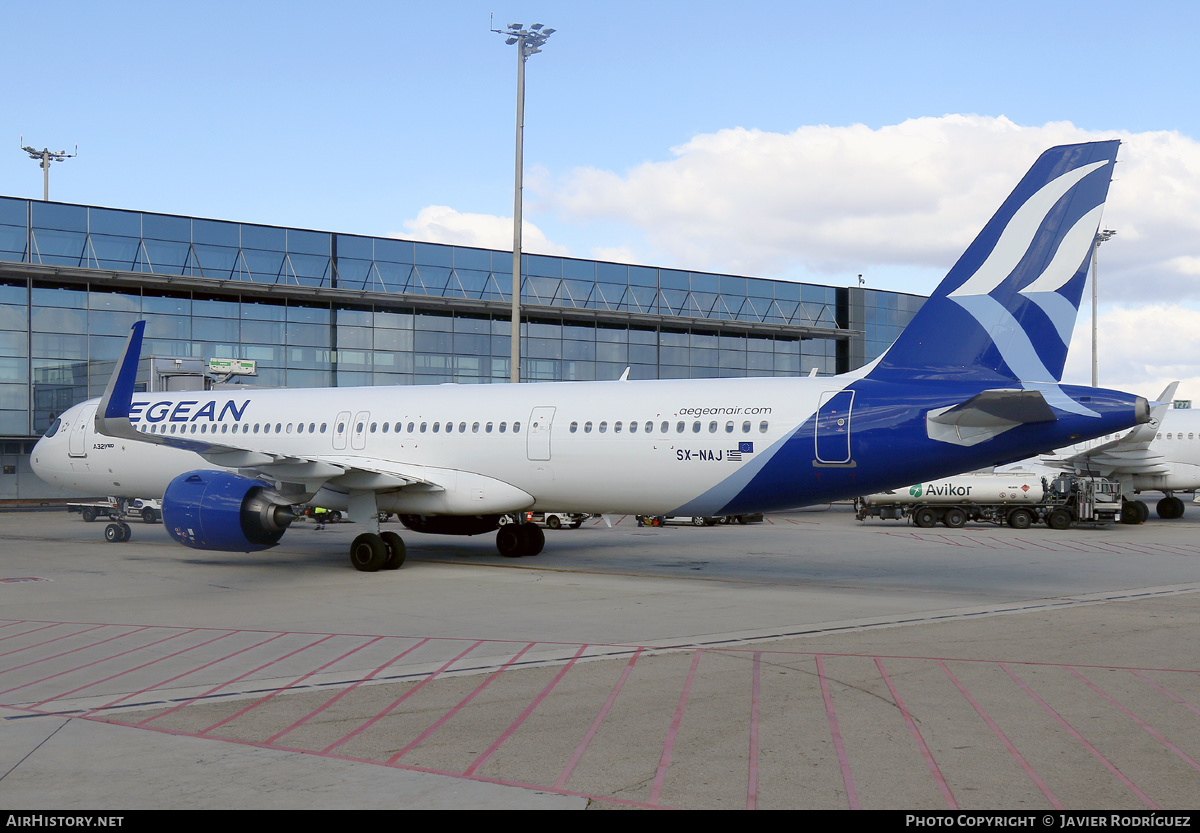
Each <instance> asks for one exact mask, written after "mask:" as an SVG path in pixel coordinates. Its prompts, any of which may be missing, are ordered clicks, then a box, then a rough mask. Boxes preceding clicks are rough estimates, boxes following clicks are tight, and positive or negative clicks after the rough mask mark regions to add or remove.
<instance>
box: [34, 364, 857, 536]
mask: <svg viewBox="0 0 1200 833" xmlns="http://www.w3.org/2000/svg"><path fill="white" fill-rule="evenodd" d="M853 379H854V377H852V376H842V377H837V378H834V379H820V378H815V379H810V378H802V379H779V378H750V379H722V380H680V381H653V382H644V381H632V382H631V381H625V382H589V383H580V382H566V383H545V384H536V385H512V386H509V385H488V386H465V385H439V386H428V387H426V386H422V387H396V388H343V389H327V390H322V391H311V390H256V389H254V388H249V387H247V388H244V389H238V388H232V389H224V390H218V391H210V392H188V393H170V394H164V393H154V394H137V395H135V397H134V406H135V410H134V415H133V418H132V421H134V424H135V426H136V428H137V429H138V430H139V431H140V432H144V433H147V434H161V435H165V436H174V437H180V436H185V437H189V438H195V439H197V440H201V441H220V442H223V443H228V444H229V445H235V446H237V447H240V448H244V449H250V450H255V451H262V452H268V453H270V454H273V455H277V456H278V455H285V456H286V455H294V456H296V457H297V458H311V457H313V456H317V455H319V456H320V457H321V458H322V459H323V460H328V461H332V462H335V463H344V464H346V465H347V466H348V467H353V468H364V469H368V470H376V471H381V472H384V473H387V472H393V473H396V474H398V475H402V476H403V475H411V476H420V475H421V474H422V473H424V474H425V475H427V476H428V479H430V480H433V481H435V482H437V483H440V484H443V485H446V486H449V487H451V488H449V489H448V490H447V491H448V492H455V493H459V500H460V501H467V502H466V503H465V504H455V505H452V506H445V505H441V506H439V505H437V504H428V502H427V503H424V504H423V503H422V502H421V500H422V498H421V490H420V489H411V488H409V489H406V490H402V491H401V490H397V491H395V492H392V493H389V492H387V491H386V490H379V492H380V493H379V498H378V503H379V509H380V510H381V511H400V512H418V513H430V514H436V513H439V512H441V513H468V512H469V513H486V512H510V511H518V510H522V509H535V510H542V509H553V510H555V511H564V512H575V511H578V512H644V513H661V512H667V511H669V510H671V509H674V508H676V507H678V506H681V505H683V504H685V503H687V502H688V501H689V500H691V499H693V498H695V497H696V496H697V495H700V494H703V493H704V492H705V491H706V490H707V489H709V488H711V487H713V486H715V485H716V484H717V483H718V482H720V481H721V480H723V479H725V478H728V477H729V476H730V475H731V474H732V473H734V472H736V471H737V469H739V468H741V467H743V466H747V465H752V464H753V462H754V460H755V459H756V456H757V455H758V454H761V453H763V452H765V451H767V449H769V448H770V447H771V446H772V445H774V444H775V443H777V442H779V441H781V440H782V439H784V438H785V437H787V436H788V435H790V434H791V433H792V432H793V431H794V430H795V429H796V428H797V426H799V425H801V424H803V423H804V422H805V421H806V420H807V419H809V418H810V417H811V416H812V414H813V413H814V411H815V410H816V409H817V407H818V404H819V402H820V400H821V397H822V395H823V394H828V393H833V392H836V391H838V390H840V389H841V388H842V387H844V386H845V385H846V384H848V383H850V382H851V381H853ZM138 403H145V404H143V405H142V406H141V407H138ZM210 403H211V404H210ZM230 403H232V405H230ZM95 405H96V403H95V401H92V402H88V403H83V404H81V405H77V406H75V407H74V408H72V409H70V410H68V411H67V412H66V413H64V414H63V415H62V417H61V419H62V423H63V425H62V427H61V428H60V429H59V431H58V433H57V434H56V435H55V436H53V437H49V438H43V439H42V440H41V441H39V443H38V445H37V447H36V448H35V449H34V454H33V466H34V469H35V471H36V472H37V474H38V476H39V477H41V478H42V479H44V480H47V481H48V482H52V483H55V484H57V485H60V486H63V487H66V488H73V489H78V490H80V491H83V492H88V493H93V494H117V495H128V496H138V497H158V496H161V495H162V494H163V491H164V490H165V488H166V486H167V484H168V483H169V482H170V481H171V480H172V479H173V478H175V477H176V476H178V475H179V474H181V473H182V472H185V471H190V470H193V469H201V468H206V469H211V468H215V467H216V466H214V464H213V462H210V461H208V460H205V459H204V458H202V457H201V456H200V455H198V454H196V453H193V452H190V451H184V450H180V449H175V448H169V447H165V446H161V445H157V446H156V445H151V444H148V443H140V442H137V441H132V440H125V439H114V438H112V437H106V436H102V435H98V434H97V433H96V432H95V427H94V425H93V424H92V423H93V419H92V417H93V415H94V412H95ZM234 426H237V428H236V430H235V428H234ZM214 435H215V436H214ZM746 444H749V446H747V445H746ZM68 445H69V446H70V450H69V452H68V449H67V446H68ZM747 448H753V451H747V450H746V449H747ZM739 449H741V450H740V451H739ZM731 452H732V453H731ZM400 461H402V463H401V462H400ZM473 478H480V479H479V480H478V482H474V481H473ZM345 485H346V487H345V488H339V483H338V482H337V480H336V479H334V480H333V481H331V482H330V483H328V484H327V485H326V486H325V487H324V488H322V489H321V491H320V493H319V494H318V496H317V498H316V499H315V502H317V503H321V504H323V505H328V506H331V507H337V506H339V505H340V504H342V503H343V502H344V501H345V495H346V493H347V491H348V490H349V488H351V487H352V485H353V484H345ZM505 485H507V486H510V487H512V489H511V490H509V489H505V488H504V486H505ZM473 490H474V491H473ZM481 490H482V492H483V493H482V494H480V493H479V492H480V491H481ZM489 492H490V494H489ZM389 494H390V497H389ZM425 500H426V501H428V500H429V497H428V494H426V498H425ZM414 501H415V502H414Z"/></svg>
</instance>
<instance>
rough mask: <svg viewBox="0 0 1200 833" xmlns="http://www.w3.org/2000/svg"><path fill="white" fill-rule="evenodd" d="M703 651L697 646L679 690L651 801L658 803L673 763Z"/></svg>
mask: <svg viewBox="0 0 1200 833" xmlns="http://www.w3.org/2000/svg"><path fill="white" fill-rule="evenodd" d="M702 653H703V652H702V651H701V650H700V649H699V648H697V649H696V652H695V653H694V654H693V655H692V667H691V668H689V669H688V675H687V680H686V681H685V682H684V684H683V691H681V692H679V703H678V704H676V706H675V715H674V716H673V717H672V718H671V728H670V729H668V730H667V737H666V740H664V741H663V750H662V755H660V756H659V759H658V771H657V772H656V773H655V774H654V786H653V788H651V790H650V803H651V804H654V805H655V806H657V805H658V801H659V797H660V796H661V795H662V791H663V782H665V781H666V780H667V767H669V766H670V765H671V752H672V751H673V750H674V748H675V736H676V735H677V734H678V733H679V724H680V723H682V722H683V711H684V709H685V708H687V700H688V695H689V694H690V693H691V691H692V682H693V681H695V679H696V668H697V666H699V665H700V657H701V655H702Z"/></svg>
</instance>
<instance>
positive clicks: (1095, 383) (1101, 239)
mask: <svg viewBox="0 0 1200 833" xmlns="http://www.w3.org/2000/svg"><path fill="white" fill-rule="evenodd" d="M1116 236H1117V233H1116V232H1115V231H1113V230H1112V229H1110V228H1106V229H1104V230H1103V231H1098V232H1096V239H1095V240H1094V241H1092V387H1094V388H1096V387H1099V386H1100V379H1099V373H1098V372H1097V367H1096V341H1097V328H1096V324H1097V322H1096V315H1097V309H1096V308H1097V305H1098V303H1097V296H1098V295H1099V287H1098V285H1097V284H1098V282H1099V280H1100V276H1099V274H1098V273H1097V271H1096V270H1097V269H1098V268H1099V265H1100V261H1099V258H1097V256H1096V253H1097V252H1099V251H1100V244H1101V243H1107V242H1108V241H1109V240H1112V239H1113V238H1114V237H1116Z"/></svg>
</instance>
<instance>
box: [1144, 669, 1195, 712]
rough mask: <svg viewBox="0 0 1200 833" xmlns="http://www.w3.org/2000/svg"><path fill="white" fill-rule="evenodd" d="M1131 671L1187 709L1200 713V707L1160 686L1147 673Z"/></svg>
mask: <svg viewBox="0 0 1200 833" xmlns="http://www.w3.org/2000/svg"><path fill="white" fill-rule="evenodd" d="M1129 673H1130V674H1133V676H1135V677H1137V678H1138V679H1139V680H1142V681H1143V682H1147V683H1149V684H1150V685H1151V686H1153V687H1154V688H1156V689H1158V690H1159V691H1160V692H1162V693H1163V694H1165V695H1167V696H1168V697H1170V698H1171V699H1172V700H1174V701H1175V702H1176V703H1178V704H1179V705H1181V706H1183V707H1184V708H1185V709H1187V710H1188V711H1190V712H1192V713H1193V714H1200V709H1198V708H1196V707H1195V706H1193V705H1192V704H1191V703H1189V702H1188V701H1187V700H1184V699H1183V698H1182V697H1179V696H1177V695H1175V694H1173V693H1172V692H1170V691H1168V690H1167V689H1166V688H1164V687H1163V686H1160V685H1159V684H1158V683H1156V682H1154V680H1152V679H1150V678H1149V677H1147V676H1146V675H1144V674H1142V673H1141V672H1140V671H1130V672H1129Z"/></svg>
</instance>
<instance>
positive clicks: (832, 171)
mask: <svg viewBox="0 0 1200 833" xmlns="http://www.w3.org/2000/svg"><path fill="white" fill-rule="evenodd" d="M1109 138H1121V139H1122V140H1123V141H1124V142H1125V146H1124V147H1123V148H1122V150H1121V154H1120V157H1119V158H1120V164H1119V165H1118V167H1117V172H1116V177H1115V181H1114V183H1113V186H1112V189H1111V192H1110V198H1109V203H1108V209H1107V212H1106V215H1105V221H1104V222H1105V225H1106V226H1108V227H1111V228H1115V229H1116V230H1117V231H1118V237H1117V239H1116V240H1114V241H1113V242H1112V243H1109V244H1108V245H1107V246H1106V247H1105V249H1104V250H1103V255H1102V257H1103V266H1102V270H1103V273H1104V275H1105V276H1107V278H1108V279H1109V280H1110V281H1111V284H1110V286H1109V287H1108V288H1107V289H1106V297H1108V298H1109V299H1128V300H1131V301H1140V300H1143V299H1145V298H1146V297H1161V296H1157V293H1160V292H1170V293H1172V296H1173V297H1180V296H1181V295H1183V296H1192V297H1200V282H1195V281H1188V282H1187V285H1186V286H1181V285H1180V283H1179V279H1180V278H1181V277H1190V276H1194V275H1196V274H1197V269H1198V267H1197V264H1198V263H1200V143H1198V142H1196V141H1195V140H1193V139H1190V138H1187V137H1185V136H1181V135H1179V134H1177V133H1172V132H1156V133H1140V134H1130V133H1124V134H1122V133H1119V132H1118V133H1113V132H1089V131H1085V130H1082V129H1080V128H1077V127H1075V126H1074V125H1072V124H1070V123H1069V122H1054V123H1050V124H1046V125H1042V126H1040V127H1022V126H1019V125H1016V124H1014V123H1013V122H1012V121H1010V120H1008V119H1006V118H1003V117H1000V118H992V117H984V116H967V115H948V116H942V117H939V118H919V119H911V120H909V121H906V122H903V123H902V124H897V125H889V126H886V127H882V128H879V129H871V128H868V127H866V126H864V125H852V126H849V127H829V126H810V127H801V128H799V129H797V130H796V131H794V132H792V133H789V134H781V133H768V132H764V131H760V130H748V129H744V128H731V129H727V130H721V131H719V132H717V133H711V134H704V135H699V136H696V137H694V138H693V139H692V140H690V141H689V142H687V143H685V144H683V145H681V146H679V147H676V148H673V149H672V155H673V158H672V159H670V160H667V161H660V162H646V163H643V164H642V165H639V166H637V167H635V168H632V169H630V170H628V171H625V172H623V173H618V172H615V171H605V170H598V169H595V168H577V169H575V170H573V171H571V172H570V173H569V174H567V175H566V176H565V177H563V178H562V179H560V180H559V181H558V182H557V183H553V182H550V181H548V180H546V179H544V178H543V179H542V180H541V181H540V186H539V187H540V188H541V189H543V190H542V192H541V194H540V197H541V200H542V202H543V203H544V204H545V205H547V206H549V207H553V208H554V209H555V210H557V212H558V213H559V214H560V215H561V216H562V217H563V218H564V219H566V220H568V221H572V222H576V223H590V224H597V225H599V224H601V223H622V224H625V225H626V226H627V227H633V228H634V229H636V230H637V231H638V232H639V233H640V235H641V236H642V237H643V239H645V240H646V241H647V242H648V244H649V245H650V246H651V247H653V251H649V252H642V253H640V257H638V259H639V260H641V262H649V263H656V264H658V265H664V266H673V267H676V268H692V269H698V270H705V271H717V272H726V271H728V272H734V273H737V274H746V275H756V276H764V277H771V276H779V275H787V274H794V273H795V272H796V271H797V270H798V269H799V270H803V271H805V272H807V273H809V274H812V273H816V274H817V275H821V274H824V275H828V276H830V277H829V278H828V279H829V280H831V281H837V282H840V281H841V280H842V279H843V278H845V277H847V276H851V275H854V274H857V273H867V274H868V277H871V278H874V280H872V281H871V283H872V285H876V286H886V287H887V288H893V289H903V288H906V289H908V291H915V292H922V293H927V292H930V291H932V289H933V284H932V283H931V284H930V285H928V286H920V287H916V286H909V287H899V286H895V285H894V284H892V283H890V282H888V281H887V278H886V275H887V272H888V269H889V268H895V267H899V266H908V267H914V266H916V267H924V268H928V269H930V270H931V272H930V274H931V275H940V274H943V273H944V272H945V271H946V270H947V269H948V268H949V267H950V265H952V264H953V262H954V260H955V259H956V258H957V257H958V255H959V254H960V253H961V252H962V251H963V250H964V249H965V248H966V246H967V244H968V243H969V242H970V241H971V239H972V238H973V237H974V236H975V234H976V233H977V232H978V231H979V229H980V228H982V227H983V224H984V223H985V222H986V221H987V219H988V218H989V217H990V216H991V215H992V213H993V212H994V211H995V210H996V209H997V208H998V207H999V205H1000V203H1001V202H1002V201H1003V199H1004V197H1005V196H1007V194H1008V192H1009V191H1010V190H1011V189H1012V187H1013V186H1014V185H1015V184H1016V182H1017V180H1018V179H1019V178H1020V177H1021V175H1022V174H1024V172H1025V171H1026V170H1028V168H1029V166H1030V165H1032V164H1033V161H1034V160H1035V159H1036V158H1037V156H1038V154H1039V153H1041V151H1043V150H1045V149H1046V148H1048V147H1051V146H1053V145H1056V144H1064V143H1071V142H1079V141H1088V140H1095V139H1109ZM594 242H595V245H596V246H598V247H602V246H604V245H605V241H603V240H596V241H594ZM931 280H936V277H935V278H931Z"/></svg>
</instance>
